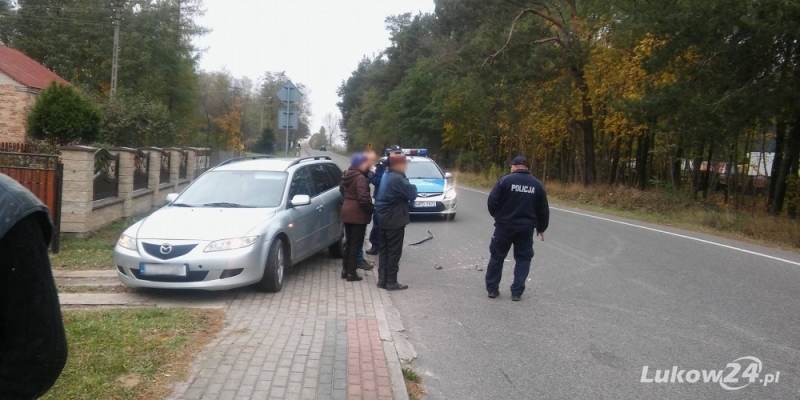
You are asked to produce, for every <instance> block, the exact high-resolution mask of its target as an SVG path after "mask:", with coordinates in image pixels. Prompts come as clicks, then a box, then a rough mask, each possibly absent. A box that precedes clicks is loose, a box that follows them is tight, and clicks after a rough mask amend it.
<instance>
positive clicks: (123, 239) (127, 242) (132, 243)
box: [117, 233, 136, 250]
mask: <svg viewBox="0 0 800 400" xmlns="http://www.w3.org/2000/svg"><path fill="white" fill-rule="evenodd" d="M117 244H118V245H119V246H120V247H124V248H126V249H128V250H136V239H134V238H132V237H130V236H128V235H126V234H124V233H123V234H122V235H119V240H117Z"/></svg>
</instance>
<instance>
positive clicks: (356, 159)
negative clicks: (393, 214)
mask: <svg viewBox="0 0 800 400" xmlns="http://www.w3.org/2000/svg"><path fill="white" fill-rule="evenodd" d="M369 167H370V164H369V160H367V157H366V156H365V155H364V154H362V153H356V154H354V155H353V157H352V158H351V159H350V168H348V169H347V171H345V172H344V174H343V175H342V182H341V183H340V184H339V191H340V192H341V193H342V196H343V197H344V204H342V211H341V214H340V215H339V218H340V219H341V220H342V222H344V229H345V237H346V238H347V241H346V242H345V246H344V257H343V262H342V279H347V281H348V282H356V281H360V280H361V279H362V278H361V277H360V276H358V273H356V270H357V268H358V261H359V260H358V254H359V252H360V251H361V248H362V247H364V236H365V235H366V233H367V225H368V224H369V221H370V220H371V219H372V212H373V210H374V206H373V204H372V196H370V193H369V181H368V180H367V172H368V171H369Z"/></svg>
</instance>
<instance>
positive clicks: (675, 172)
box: [671, 146, 683, 189]
mask: <svg viewBox="0 0 800 400" xmlns="http://www.w3.org/2000/svg"><path fill="white" fill-rule="evenodd" d="M682 165H683V147H681V146H678V149H677V151H675V160H674V161H672V177H671V178H672V187H673V188H674V189H680V188H681V177H682V172H683V171H682V168H681V166H682Z"/></svg>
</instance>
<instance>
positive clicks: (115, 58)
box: [111, 0, 125, 98]
mask: <svg viewBox="0 0 800 400" xmlns="http://www.w3.org/2000/svg"><path fill="white" fill-rule="evenodd" d="M123 7H125V0H114V2H113V3H111V11H112V12H113V13H114V15H113V16H112V17H111V19H112V22H111V23H112V24H113V25H114V52H113V55H112V56H111V98H114V94H116V93H117V69H119V26H120V25H121V23H122V19H123V18H122V9H123Z"/></svg>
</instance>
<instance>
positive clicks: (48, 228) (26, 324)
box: [0, 174, 67, 400]
mask: <svg viewBox="0 0 800 400" xmlns="http://www.w3.org/2000/svg"><path fill="white" fill-rule="evenodd" d="M52 232H53V225H52V224H51V222H50V217H49V214H48V212H47V207H45V206H44V204H42V202H40V201H39V200H38V199H37V198H36V197H34V196H33V194H31V192H29V191H28V190H27V189H25V188H24V187H22V185H20V184H19V183H17V182H16V181H14V180H13V179H11V178H9V177H7V176H6V175H3V174H0V399H26V400H27V399H35V398H39V397H41V396H42V395H44V394H45V393H46V392H47V391H48V390H50V387H52V386H53V383H55V381H56V379H57V378H58V375H59V374H61V370H62V369H63V368H64V363H66V361H67V341H66V337H65V335H64V325H63V322H62V318H61V307H60V305H59V302H58V293H57V292H56V285H55V282H54V281H53V273H52V271H51V270H50V260H49V258H48V255H47V246H48V244H49V242H50V238H51V236H52Z"/></svg>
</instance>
